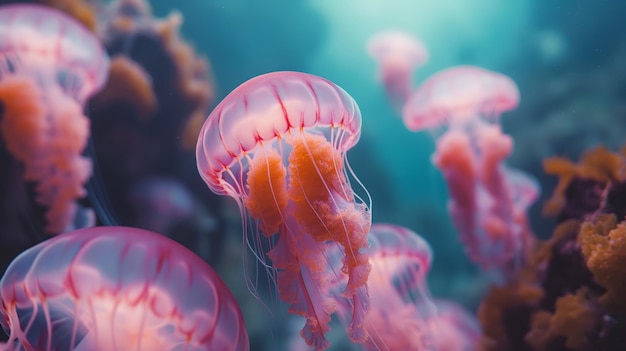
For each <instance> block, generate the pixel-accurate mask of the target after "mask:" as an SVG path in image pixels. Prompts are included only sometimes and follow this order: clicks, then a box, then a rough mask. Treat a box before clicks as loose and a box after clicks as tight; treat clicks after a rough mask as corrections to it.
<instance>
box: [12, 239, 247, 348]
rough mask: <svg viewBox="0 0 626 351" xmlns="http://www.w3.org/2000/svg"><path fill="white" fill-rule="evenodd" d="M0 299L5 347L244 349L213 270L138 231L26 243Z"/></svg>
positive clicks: (239, 324) (230, 303)
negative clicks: (25, 248)
mask: <svg viewBox="0 0 626 351" xmlns="http://www.w3.org/2000/svg"><path fill="white" fill-rule="evenodd" d="M0 296H1V298H2V307H1V309H0V314H1V315H2V318H1V319H0V324H1V325H2V327H3V328H4V330H5V331H6V332H7V334H9V341H8V344H7V346H8V347H10V350H13V349H15V350H22V349H25V350H40V351H53V350H54V351H69V350H75V351H93V350H98V351H119V350H137V351H139V350H146V351H155V350H160V351H165V350H172V351H174V350H176V351H179V350H186V351H193V350H197V351H200V350H207V351H208V350H216V351H218V350H219V351H226V350H232V351H248V350H249V343H248V336H247V333H246V330H245V326H244V321H243V317H242V314H241V311H240V310H239V306H238V305H237V303H236V302H235V300H234V298H233V296H232V294H231V293H230V291H229V290H228V288H227V287H226V285H225V284H224V283H223V282H222V280H221V279H220V278H219V276H218V275H217V274H216V273H215V271H213V269H212V268H211V267H210V266H209V265H208V264H206V263H205V262H204V261H202V260H201V259H200V258H199V257H197V256H196V255H194V254H193V253H192V252H191V251H189V250H188V249H186V248H185V247H183V246H182V245H180V244H178V243H176V242H174V241H173V240H171V239H168V238H166V237H164V236H162V235H160V234H156V233H153V232H149V231H146V230H142V229H136V228H130V227H92V228H85V229H79V230H76V231H73V232H68V233H64V234H61V235H58V236H56V237H54V238H51V239H48V240H47V241H44V242H42V243H40V244H38V245H36V246H34V247H31V248H30V249H28V250H26V251H24V252H23V253H22V254H20V255H19V256H18V257H17V258H16V259H15V260H14V261H13V262H12V263H11V264H10V265H9V267H8V269H7V271H6V273H5V274H4V277H3V278H2V280H1V281H0Z"/></svg>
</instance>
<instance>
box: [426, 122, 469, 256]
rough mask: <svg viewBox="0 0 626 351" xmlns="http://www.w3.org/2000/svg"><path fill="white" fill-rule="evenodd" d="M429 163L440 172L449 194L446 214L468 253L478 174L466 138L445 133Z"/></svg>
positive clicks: (464, 135) (456, 132) (459, 134)
mask: <svg viewBox="0 0 626 351" xmlns="http://www.w3.org/2000/svg"><path fill="white" fill-rule="evenodd" d="M433 163H434V164H435V166H436V167H437V168H439V169H440V170H441V172H442V173H443V176H444V178H445V180H446V183H447V185H448V190H449V192H450V197H451V199H450V202H449V205H448V211H449V212H450V215H451V217H452V221H453V223H454V226H455V227H456V228H457V230H458V231H459V233H460V240H461V242H463V243H464V245H465V246H466V248H467V249H468V250H473V249H472V248H473V247H474V246H476V245H480V243H479V242H477V241H476V234H475V228H476V213H477V211H478V209H477V189H476V184H477V182H478V174H477V169H476V167H477V166H476V163H477V161H476V157H475V155H474V153H473V151H472V145H471V140H470V138H469V137H468V136H467V135H466V134H465V133H464V132H461V131H448V132H446V133H445V134H444V135H443V136H442V137H441V138H440V139H439V140H438V141H437V151H436V152H435V154H434V155H433Z"/></svg>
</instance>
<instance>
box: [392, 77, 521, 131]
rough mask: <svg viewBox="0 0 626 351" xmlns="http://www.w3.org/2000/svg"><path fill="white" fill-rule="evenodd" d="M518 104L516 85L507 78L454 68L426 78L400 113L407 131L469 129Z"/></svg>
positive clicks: (493, 121)
mask: <svg viewBox="0 0 626 351" xmlns="http://www.w3.org/2000/svg"><path fill="white" fill-rule="evenodd" d="M518 103H519V91H518V89H517V85H516V84H515V82H513V81H512V80H511V79H510V78H509V77H507V76H505V75H502V74H500V73H496V72H492V71H489V70H486V69H483V68H480V67H474V66H456V67H452V68H448V69H445V70H443V71H441V72H438V73H436V74H434V75H433V76H431V77H430V78H428V79H427V80H426V81H425V82H424V83H423V84H422V85H421V86H419V87H418V88H417V89H416V90H415V91H414V92H413V93H412V94H411V96H410V98H409V100H408V101H407V103H406V104H405V105H404V109H403V111H402V118H403V120H404V124H405V125H406V127H407V128H408V129H409V130H412V131H418V130H424V129H431V130H432V129H436V128H438V127H442V126H447V127H448V128H450V129H468V128H471V127H473V126H476V125H481V124H485V123H495V122H498V121H499V117H500V115H501V114H502V113H503V112H506V111H509V110H512V109H514V108H516V107H517V104H518Z"/></svg>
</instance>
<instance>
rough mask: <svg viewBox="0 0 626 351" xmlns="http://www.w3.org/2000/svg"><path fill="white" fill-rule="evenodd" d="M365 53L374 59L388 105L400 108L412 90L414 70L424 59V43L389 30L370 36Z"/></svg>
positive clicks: (413, 37)
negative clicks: (389, 103)
mask: <svg viewBox="0 0 626 351" xmlns="http://www.w3.org/2000/svg"><path fill="white" fill-rule="evenodd" d="M367 52H368V53H369V55H370V56H372V57H373V58H374V59H375V60H376V61H377V62H378V77H379V79H380V81H381V82H382V84H383V86H384V87H385V92H386V93H387V97H388V98H389V100H390V101H391V104H392V105H393V107H394V108H395V109H396V110H398V111H402V107H403V106H404V103H405V102H406V101H407V99H408V98H409V95H410V94H411V91H412V89H413V73H414V71H415V69H416V68H417V67H419V66H422V65H424V64H425V63H426V61H428V51H427V50H426V46H425V45H424V44H423V43H422V42H421V41H420V40H419V39H418V38H416V37H415V36H413V35H411V34H410V33H407V32H404V31H400V30H389V31H384V32H381V33H377V34H375V35H374V36H372V37H371V38H370V39H369V40H368V42H367Z"/></svg>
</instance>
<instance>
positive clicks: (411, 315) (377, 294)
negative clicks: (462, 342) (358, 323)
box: [329, 223, 438, 351]
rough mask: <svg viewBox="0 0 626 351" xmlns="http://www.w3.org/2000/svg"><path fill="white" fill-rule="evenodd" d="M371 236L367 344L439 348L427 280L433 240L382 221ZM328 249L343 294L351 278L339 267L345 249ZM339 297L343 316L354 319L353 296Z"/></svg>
mask: <svg viewBox="0 0 626 351" xmlns="http://www.w3.org/2000/svg"><path fill="white" fill-rule="evenodd" d="M368 240H369V243H370V246H369V247H368V248H367V253H368V254H369V257H370V264H371V266H372V269H371V272H370V275H369V279H368V280H367V287H368V291H369V295H370V304H371V309H370V311H369V313H368V315H367V317H366V319H365V323H364V325H365V330H366V332H367V334H368V337H367V340H366V341H365V343H364V344H363V349H364V350H368V351H370V350H371V351H377V350H392V351H395V350H398V351H399V350H420V351H421V350H438V349H437V348H436V347H435V345H434V344H433V340H432V336H431V325H430V321H431V320H432V319H433V318H435V317H436V315H437V309H436V307H435V305H434V304H433V301H432V297H431V295H430V291H429V289H428V283H427V281H426V278H427V275H428V272H429V270H430V267H431V264H432V259H433V257H432V256H433V255H432V250H431V248H430V245H429V244H428V243H427V242H426V241H425V240H424V239H423V238H422V237H421V236H420V235H418V234H417V233H415V232H414V231H412V230H410V229H408V228H404V227H401V226H397V225H392V224H383V223H374V224H373V225H372V227H371V229H370V232H369V235H368ZM329 251H330V252H329V258H330V260H331V262H332V263H333V264H332V265H331V272H332V277H333V280H332V284H331V285H332V286H333V289H332V290H333V291H334V292H335V293H337V294H338V295H339V294H340V291H341V290H342V288H343V286H345V284H346V283H347V280H348V277H347V276H346V275H345V274H344V273H343V272H342V271H341V270H340V269H338V268H339V267H340V262H341V257H340V251H339V250H338V249H337V248H336V247H331V248H330V250H329ZM338 301H339V306H340V308H339V312H340V313H339V315H340V317H341V319H344V320H346V319H349V318H350V313H351V308H350V307H351V304H350V301H347V300H345V299H341V298H338Z"/></svg>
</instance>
